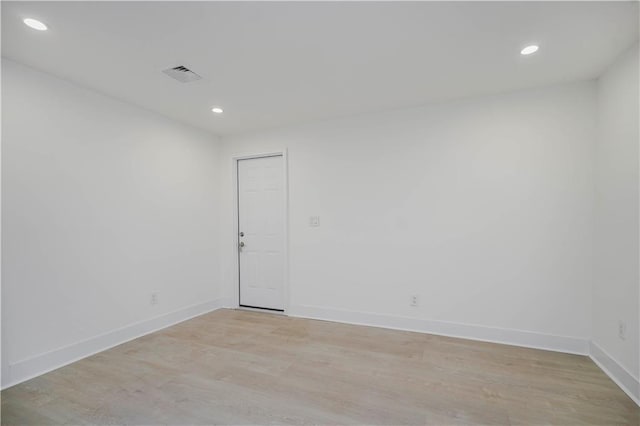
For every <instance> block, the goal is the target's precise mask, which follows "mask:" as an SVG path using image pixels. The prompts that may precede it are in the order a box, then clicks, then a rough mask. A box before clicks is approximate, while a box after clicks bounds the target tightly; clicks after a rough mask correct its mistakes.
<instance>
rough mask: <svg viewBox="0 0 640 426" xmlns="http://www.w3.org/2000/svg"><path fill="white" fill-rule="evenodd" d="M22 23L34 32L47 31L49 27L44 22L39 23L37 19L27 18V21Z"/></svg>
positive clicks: (24, 20)
mask: <svg viewBox="0 0 640 426" xmlns="http://www.w3.org/2000/svg"><path fill="white" fill-rule="evenodd" d="M22 22H24V24H25V25H26V26H27V27H31V28H33V29H34V30H38V31H46V30H47V26H46V25H45V24H44V22H42V21H38V20H37V19H33V18H25V19H23V20H22Z"/></svg>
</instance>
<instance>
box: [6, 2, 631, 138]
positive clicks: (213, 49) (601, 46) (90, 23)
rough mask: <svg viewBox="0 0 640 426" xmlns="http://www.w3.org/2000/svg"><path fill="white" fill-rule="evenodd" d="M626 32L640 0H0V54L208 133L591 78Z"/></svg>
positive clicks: (626, 40)
mask: <svg viewBox="0 0 640 426" xmlns="http://www.w3.org/2000/svg"><path fill="white" fill-rule="evenodd" d="M24 17H35V18H37V19H40V20H42V21H43V22H45V23H46V24H47V25H48V26H49V31H46V32H38V31H34V30H32V29H30V28H28V27H26V26H25V25H24V24H23V23H22V19H23V18H24ZM637 39H638V3H637V2H559V3H555V2H448V3H444V2H424V3H418V2H407V3H405V2H403V3H392V2H389V3H379V2H378V3H374V2H351V3H344V2H342V3H338V2H326V3H316V2H300V3H292V2H280V3H268V2H258V3H254V2H251V3H248V2H247V3H242V2H236V3H231V2H216V3H213V2H189V3H180V2H63V3H58V2H4V1H3V2H2V54H3V56H5V57H8V58H10V59H13V60H16V61H18V62H22V63H24V64H27V65H31V66H33V67H35V68H38V69H41V70H44V71H47V72H50V73H52V74H55V75H58V76H60V77H63V78H66V79H68V80H72V81H74V82H77V83H79V84H81V85H84V86H87V87H91V88H94V89H96V90H98V91H101V92H103V93H106V94H109V95H111V96H114V97H117V98H120V99H123V100H126V101H129V102H131V103H134V104H137V105H140V106H142V107H145V108H147V109H150V110H153V111H157V112H159V113H161V114H164V115H166V116H169V117H173V118H175V119H177V120H180V121H182V122H185V123H188V124H191V125H194V126H197V127H200V128H202V129H206V130H209V131H211V132H213V133H216V134H231V133H237V132H245V131H250V130H256V129H261V128H267V127H275V126H280V125H284V124H291V123H296V122H303V121H312V120H319V119H324V118H329V117H335V116H343V115H349V114H357V113H363V112H370V111H380V110H385V109H392V108H399V107H405V106H414V105H420V104H424V103H427V102H433V101H437V100H444V99H451V98H458V97H466V96H472V95H478V94H485V93H496V92H503V91H508V90H514V89H521V88H527V87H535V86H541V85H547V84H554V83H559V82H564V81H571V80H584V79H591V78H595V77H597V76H598V75H599V73H601V71H602V70H603V69H604V68H605V67H606V66H607V65H608V64H609V63H610V62H611V61H612V60H613V59H614V58H615V56H617V55H618V54H619V53H620V52H621V51H623V50H624V49H625V48H627V47H628V46H630V45H631V44H632V43H633V42H634V41H635V40H637ZM530 43H537V44H539V45H540V51H539V52H538V53H536V54H535V55H532V56H529V57H523V56H521V55H520V54H519V52H520V49H521V48H522V47H523V46H525V45H527V44H530ZM176 65H185V66H187V67H189V68H191V69H192V70H194V71H195V72H197V73H198V74H200V75H202V76H203V77H204V78H203V79H202V80H199V81H196V82H193V83H188V84H183V83H179V82H177V81H175V80H172V79H170V78H169V77H167V76H166V75H165V74H163V73H161V71H162V70H163V69H165V68H167V67H172V66H176ZM213 105H220V106H222V107H223V108H224V110H225V112H224V114H222V115H220V116H216V115H214V114H212V113H211V111H210V109H211V106H213Z"/></svg>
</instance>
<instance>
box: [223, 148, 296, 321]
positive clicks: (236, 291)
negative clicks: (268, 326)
mask: <svg viewBox="0 0 640 426" xmlns="http://www.w3.org/2000/svg"><path fill="white" fill-rule="evenodd" d="M279 156H281V157H282V176H283V192H284V193H283V204H284V205H283V206H282V207H283V209H282V211H283V212H284V218H283V220H284V248H283V254H284V256H283V258H284V265H283V267H284V275H283V276H284V283H283V286H284V288H283V298H284V300H283V306H282V307H283V311H282V312H277V311H270V310H264V312H273V313H281V314H285V315H286V314H287V312H288V311H289V167H288V164H289V161H288V157H287V149H286V148H283V149H282V150H278V151H269V152H260V153H256V154H238V155H233V156H231V162H232V184H233V186H232V190H233V191H232V192H233V231H234V237H233V250H234V251H235V254H234V257H233V258H234V262H233V263H234V268H233V271H234V272H233V282H234V286H233V291H232V294H233V296H232V306H234V307H236V308H240V309H250V308H244V307H241V306H240V250H238V244H240V236H239V233H240V229H238V217H239V215H240V211H239V208H238V207H239V206H238V201H239V200H238V198H239V197H238V161H240V160H251V159H254V158H266V157H279ZM256 310H260V311H263V310H261V309H256Z"/></svg>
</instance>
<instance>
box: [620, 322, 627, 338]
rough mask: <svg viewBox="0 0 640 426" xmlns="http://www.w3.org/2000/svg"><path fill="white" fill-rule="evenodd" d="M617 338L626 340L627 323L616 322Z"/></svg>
mask: <svg viewBox="0 0 640 426" xmlns="http://www.w3.org/2000/svg"><path fill="white" fill-rule="evenodd" d="M618 337H619V338H620V339H622V340H627V323H626V322H624V321H622V320H619V321H618Z"/></svg>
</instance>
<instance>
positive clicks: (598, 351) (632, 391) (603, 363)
mask: <svg viewBox="0 0 640 426" xmlns="http://www.w3.org/2000/svg"><path fill="white" fill-rule="evenodd" d="M589 352H590V353H589V357H590V358H591V359H592V360H593V362H595V363H596V365H597V366H598V367H600V369H601V370H602V371H604V372H605V374H606V375H607V376H609V377H610V378H611V380H613V381H614V382H615V383H616V384H617V385H618V386H620V388H621V389H622V390H623V391H624V392H625V393H626V394H627V395H629V398H631V399H633V401H634V402H635V403H636V404H638V406H640V380H638V378H637V377H634V376H633V374H631V373H630V372H629V371H627V369H626V368H624V367H623V366H622V365H621V364H620V363H619V362H618V361H616V360H615V358H613V357H612V356H611V355H609V354H608V353H607V352H605V350H604V349H602V348H601V347H600V346H598V345H597V344H596V343H594V342H593V341H592V342H591V345H590V351H589Z"/></svg>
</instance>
